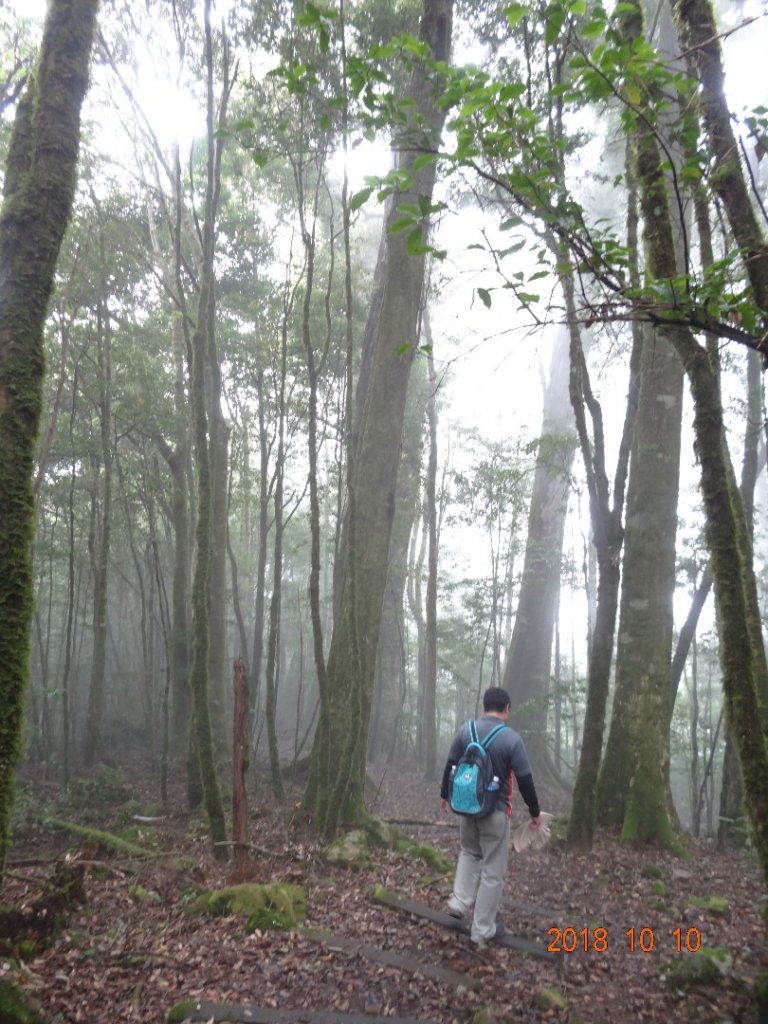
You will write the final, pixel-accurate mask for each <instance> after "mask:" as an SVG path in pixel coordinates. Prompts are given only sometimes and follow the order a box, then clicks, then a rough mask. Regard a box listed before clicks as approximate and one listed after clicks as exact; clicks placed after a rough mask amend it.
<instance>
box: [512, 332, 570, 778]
mask: <svg viewBox="0 0 768 1024" xmlns="http://www.w3.org/2000/svg"><path fill="white" fill-rule="evenodd" d="M568 344H569V336H568V333H567V329H563V330H562V331H561V332H559V333H558V334H557V336H556V338H555V340H554V344H553V349H552V358H551V361H550V368H549V382H548V384H547V388H546V392H545V396H544V413H543V417H542V426H541V439H540V443H539V451H538V455H537V459H536V469H535V472H534V477H533V491H532V494H531V505H530V511H529V515H528V536H527V539H526V545H525V557H524V561H523V575H522V579H521V582H520V593H519V597H518V603H517V613H516V615H515V625H514V628H513V630H512V642H511V644H510V648H509V652H508V654H507V658H506V662H505V665H504V676H503V681H502V686H503V687H504V688H505V689H506V690H507V691H508V692H509V695H510V697H511V698H512V721H513V723H514V727H515V729H516V730H517V731H518V732H519V733H520V735H521V736H522V737H523V738H524V740H525V746H526V749H527V750H528V753H529V755H530V758H531V761H532V763H533V764H534V765H536V767H537V771H538V772H539V774H540V775H543V773H544V772H545V771H546V769H547V765H548V764H549V761H550V758H549V753H548V749H547V744H546V734H547V713H548V696H549V681H550V670H551V663H552V638H553V636H554V630H555V618H556V615H557V607H558V597H559V594H560V567H561V561H562V552H563V536H564V532H565V516H566V512H567V508H568V483H569V478H570V469H571V465H572V463H573V456H574V453H575V448H576V442H575V436H574V434H573V414H572V411H571V408H570V404H569V401H568V377H569V361H568ZM550 775H552V776H553V775H554V769H552V770H551V771H550Z"/></svg>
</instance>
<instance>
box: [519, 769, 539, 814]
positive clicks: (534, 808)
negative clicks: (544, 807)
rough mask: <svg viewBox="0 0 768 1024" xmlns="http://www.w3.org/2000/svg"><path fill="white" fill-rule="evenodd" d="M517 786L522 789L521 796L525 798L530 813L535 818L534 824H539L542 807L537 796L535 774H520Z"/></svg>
mask: <svg viewBox="0 0 768 1024" xmlns="http://www.w3.org/2000/svg"><path fill="white" fill-rule="evenodd" d="M517 788H518V789H519V790H520V796H521V797H522V798H523V800H525V803H526V806H527V808H528V810H529V812H530V815H531V817H532V818H533V819H534V824H536V825H538V823H539V815H540V814H541V809H540V808H539V798H538V797H537V796H536V787H535V786H534V784H533V775H518V776H517Z"/></svg>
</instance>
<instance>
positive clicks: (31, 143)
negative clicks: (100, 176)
mask: <svg viewBox="0 0 768 1024" xmlns="http://www.w3.org/2000/svg"><path fill="white" fill-rule="evenodd" d="M97 9H98V0H49V5H48V11H47V15H46V19H45V26H44V29H43V39H42V43H41V45H40V52H39V54H38V57H37V61H36V63H35V67H34V70H33V71H32V73H31V74H30V76H29V78H28V81H27V84H26V88H25V90H24V93H23V95H22V96H21V99H20V100H19V104H18V107H17V111H16V119H15V122H14V126H13V132H12V136H11V141H10V146H9V150H8V156H7V160H6V167H5V182H4V194H3V205H2V208H1V209H0V709H1V710H0V881H1V880H2V873H3V869H4V865H5V857H6V853H7V849H8V841H9V824H10V815H11V807H12V803H13V772H14V767H15V764H16V759H17V757H18V754H19V750H20V745H21V730H22V713H23V706H24V695H25V689H26V685H27V682H28V676H29V624H30V618H31V613H32V567H31V544H32V534H33V530H34V518H35V517H34V506H33V496H32V469H33V461H34V458H35V449H36V442H37V434H38V430H39V425H40V414H41V406H42V393H43V387H42V385H43V373H44V356H43V330H44V325H45V318H46V313H47V310H48V302H49V299H50V296H51V291H52V289H53V279H54V272H55V268H56V261H57V259H58V255H59V249H60V247H61V241H62V238H63V237H64V232H65V230H66V227H67V223H68V221H69V217H70V213H71V210H72V203H73V199H74V193H75V186H76V180H77V158H78V149H79V144H80V109H81V106H82V102H83V97H84V96H85V91H86V88H87V85H88V71H89V67H90V60H91V50H92V46H93V37H94V28H95V23H96V11H97Z"/></svg>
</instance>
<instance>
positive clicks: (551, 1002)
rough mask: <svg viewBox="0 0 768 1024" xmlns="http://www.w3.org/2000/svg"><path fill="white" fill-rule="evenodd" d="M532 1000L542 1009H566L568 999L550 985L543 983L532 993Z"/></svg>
mask: <svg viewBox="0 0 768 1024" xmlns="http://www.w3.org/2000/svg"><path fill="white" fill-rule="evenodd" d="M533 1001H534V1003H535V1004H536V1005H537V1006H540V1007H541V1008H542V1010H567V1009H568V1000H567V999H566V997H565V996H564V995H563V993H562V992H561V991H560V990H559V989H556V988H553V987H552V986H551V985H543V986H542V987H541V988H540V989H537V990H536V992H534V994H533Z"/></svg>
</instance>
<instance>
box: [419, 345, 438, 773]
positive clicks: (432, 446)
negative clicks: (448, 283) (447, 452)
mask: <svg viewBox="0 0 768 1024" xmlns="http://www.w3.org/2000/svg"><path fill="white" fill-rule="evenodd" d="M430 333H431V332H430ZM427 338H428V342H429V354H428V357H427V359H428V364H429V396H428V399H427V423H428V424H429V452H428V458H427V480H426V499H427V533H428V540H429V548H428V554H427V595H426V604H427V606H426V619H427V621H426V631H425V636H424V641H425V652H424V700H423V703H422V721H423V723H424V725H423V732H424V740H425V742H424V769H425V774H426V776H427V778H428V779H430V780H434V779H435V778H436V774H437V717H436V716H437V549H438V543H439V541H438V528H437V374H436V373H435V356H434V350H433V345H432V339H431V337H430V334H428V335H427Z"/></svg>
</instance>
